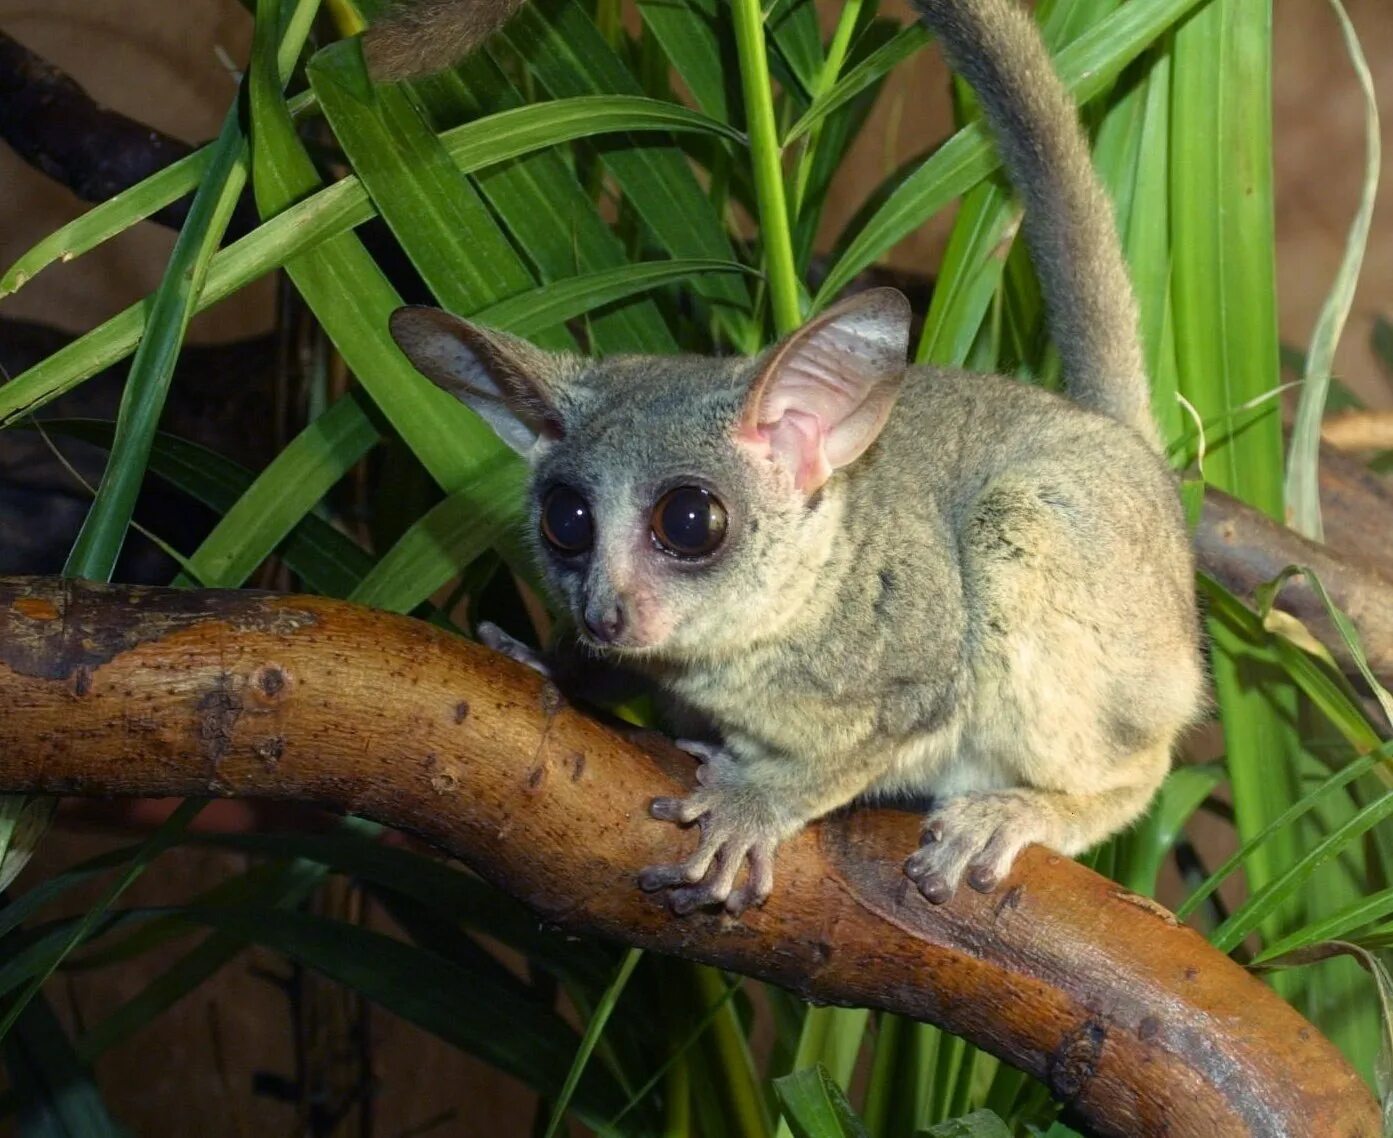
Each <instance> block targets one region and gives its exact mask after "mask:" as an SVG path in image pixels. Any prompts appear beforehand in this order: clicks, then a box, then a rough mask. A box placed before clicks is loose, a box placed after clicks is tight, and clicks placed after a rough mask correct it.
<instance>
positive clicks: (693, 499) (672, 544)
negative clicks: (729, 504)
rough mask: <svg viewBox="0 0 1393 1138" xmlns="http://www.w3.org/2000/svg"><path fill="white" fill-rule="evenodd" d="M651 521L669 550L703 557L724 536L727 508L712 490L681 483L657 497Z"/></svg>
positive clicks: (658, 537)
mask: <svg viewBox="0 0 1393 1138" xmlns="http://www.w3.org/2000/svg"><path fill="white" fill-rule="evenodd" d="M648 524H649V525H650V526H651V527H652V529H653V537H654V538H655V539H656V540H657V542H658V544H659V545H661V546H662V547H663V548H664V549H665V550H667V551H668V552H669V553H674V554H676V555H677V556H678V557H701V556H703V555H704V554H707V553H710V552H711V551H712V550H713V549H715V548H716V547H717V546H718V545H720V544H721V542H722V541H724V540H725V536H726V508H725V507H724V506H723V505H721V502H720V499H719V498H717V497H716V496H715V495H714V494H712V493H711V491H710V490H703V489H702V488H701V487H700V486H679V487H677V489H675V490H669V491H668V492H667V493H666V494H664V495H663V496H662V497H661V498H659V499H658V504H657V505H656V506H654V507H653V514H652V517H651V518H650V519H649V523H648Z"/></svg>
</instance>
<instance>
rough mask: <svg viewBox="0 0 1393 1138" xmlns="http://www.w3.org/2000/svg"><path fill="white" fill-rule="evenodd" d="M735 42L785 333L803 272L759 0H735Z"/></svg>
mask: <svg viewBox="0 0 1393 1138" xmlns="http://www.w3.org/2000/svg"><path fill="white" fill-rule="evenodd" d="M731 11H732V13H733V15H734V19H735V43H736V49H737V51H738V52H739V56H740V82H741V86H742V88H743V89H744V93H745V120H746V128H747V129H748V131H749V134H750V158H751V161H752V162H753V163H754V176H755V198H756V201H757V204H758V206H759V230H760V235H761V238H762V240H763V243H764V272H765V277H766V279H767V280H768V282H769V295H770V299H771V301H772V303H773V309H774V326H775V328H776V329H777V331H778V332H779V334H780V335H783V334H784V333H787V332H792V331H793V330H794V329H795V328H797V327H798V325H799V324H800V323H801V322H802V311H801V309H800V307H799V304H798V274H797V271H796V270H795V268H794V262H793V239H792V236H791V235H790V232H789V223H788V206H787V203H786V202H785V200H784V172H783V165H782V162H781V158H782V151H781V149H780V146H779V137H778V131H777V129H776V128H775V125H774V92H773V84H772V82H771V80H770V78H769V58H768V55H767V54H766V52H765V46H764V20H763V13H762V11H761V9H760V5H759V0H732V2H731Z"/></svg>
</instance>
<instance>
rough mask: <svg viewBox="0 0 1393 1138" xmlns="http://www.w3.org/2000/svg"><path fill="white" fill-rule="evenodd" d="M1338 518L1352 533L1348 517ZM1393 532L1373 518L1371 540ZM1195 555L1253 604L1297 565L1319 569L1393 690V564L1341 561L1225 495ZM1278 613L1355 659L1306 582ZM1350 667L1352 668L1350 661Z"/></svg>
mask: <svg viewBox="0 0 1393 1138" xmlns="http://www.w3.org/2000/svg"><path fill="white" fill-rule="evenodd" d="M1336 517H1337V518H1339V519H1340V524H1342V525H1343V526H1345V527H1347V528H1350V526H1351V522H1350V519H1349V518H1348V516H1347V514H1346V513H1344V512H1340V513H1337V514H1336ZM1388 524H1389V523H1388V519H1386V518H1383V517H1380V516H1377V515H1375V516H1374V517H1372V518H1368V519H1367V527H1368V531H1369V538H1368V540H1370V541H1372V542H1375V543H1387V542H1389V541H1390V538H1389V536H1388V535H1389V534H1390V533H1393V530H1390V529H1383V528H1381V527H1383V526H1386V525H1388ZM1195 550H1196V552H1197V553H1198V555H1199V562H1200V567H1201V568H1202V569H1204V570H1205V571H1206V572H1208V573H1210V574H1212V575H1213V576H1214V577H1215V578H1216V579H1217V580H1218V581H1220V582H1221V583H1222V584H1223V585H1224V586H1225V587H1226V588H1227V589H1229V590H1230V591H1231V592H1233V593H1235V594H1237V595H1238V596H1241V597H1245V598H1249V599H1251V598H1252V596H1253V593H1254V590H1255V589H1257V588H1258V587H1259V586H1260V585H1263V584H1265V583H1267V582H1268V581H1271V580H1272V579H1273V578H1275V577H1276V576H1278V574H1280V573H1281V572H1282V570H1283V569H1285V568H1286V567H1287V566H1289V565H1303V566H1305V567H1307V568H1309V569H1313V570H1314V571H1315V573H1316V575H1317V576H1318V577H1319V578H1320V581H1321V584H1322V585H1324V586H1325V588H1326V590H1327V591H1328V592H1329V594H1330V596H1331V599H1332V600H1333V601H1334V602H1335V604H1336V605H1338V606H1339V608H1340V609H1341V610H1342V611H1343V612H1345V613H1346V614H1347V615H1348V616H1349V617H1350V619H1351V620H1352V621H1353V622H1354V625H1355V627H1356V628H1357V629H1358V630H1359V637H1360V641H1361V643H1362V645H1363V648H1364V653H1365V656H1366V657H1367V658H1368V661H1369V666H1370V668H1371V669H1372V670H1373V672H1374V674H1375V675H1377V676H1378V677H1379V678H1380V679H1382V680H1383V681H1384V682H1385V683H1393V575H1390V572H1391V571H1393V556H1385V557H1383V558H1380V559H1379V560H1378V561H1377V562H1372V561H1366V560H1365V559H1364V558H1363V557H1361V556H1359V555H1358V554H1357V553H1352V554H1337V553H1335V552H1334V551H1333V550H1332V549H1331V548H1330V547H1329V546H1326V545H1321V544H1320V543H1318V542H1314V541H1307V540H1306V539H1305V538H1303V537H1301V536H1300V535H1299V534H1297V533H1294V532H1293V531H1291V530H1289V529H1287V528H1286V527H1285V526H1281V525H1278V524H1277V523H1276V522H1274V521H1272V520H1271V519H1270V518H1268V517H1267V516H1266V515H1264V514H1262V513H1259V512H1258V511H1257V510H1254V509H1253V508H1252V507H1250V506H1246V505H1244V504H1243V503H1242V502H1239V501H1238V500H1237V499H1235V498H1232V497H1230V496H1229V495H1227V494H1224V493H1222V492H1220V491H1218V490H1210V491H1208V492H1207V493H1206V494H1205V499H1204V515H1203V517H1202V518H1201V520H1200V525H1199V528H1198V529H1197V530H1196V532H1195ZM1277 607H1278V608H1281V609H1282V610H1283V611H1285V612H1288V613H1290V614H1291V615H1292V616H1295V617H1296V618H1297V619H1298V620H1301V621H1302V622H1304V623H1305V624H1306V625H1307V626H1308V627H1310V628H1311V630H1312V631H1313V632H1314V633H1315V634H1316V635H1317V636H1318V637H1320V639H1321V641H1322V642H1323V643H1324V644H1326V645H1328V646H1329V647H1330V649H1331V651H1332V652H1334V653H1335V654H1336V655H1337V656H1338V657H1344V656H1347V655H1348V654H1347V653H1346V652H1345V650H1344V648H1343V645H1342V642H1341V640H1340V637H1339V635H1338V633H1337V632H1336V631H1335V628H1334V625H1333V623H1332V622H1331V620H1330V619H1329V617H1328V616H1327V615H1326V611H1325V606H1324V605H1323V604H1322V603H1321V601H1320V598H1319V597H1318V596H1317V595H1316V593H1315V590H1314V589H1312V588H1310V586H1308V585H1307V584H1306V583H1305V581H1304V580H1295V581H1291V582H1289V583H1288V584H1286V585H1285V586H1284V587H1283V588H1282V591H1281V593H1280V594H1279V595H1278V599H1277ZM1344 662H1345V663H1346V665H1347V666H1348V661H1347V660H1346V661H1344Z"/></svg>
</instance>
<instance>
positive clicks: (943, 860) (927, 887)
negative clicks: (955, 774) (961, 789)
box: [904, 791, 1049, 905]
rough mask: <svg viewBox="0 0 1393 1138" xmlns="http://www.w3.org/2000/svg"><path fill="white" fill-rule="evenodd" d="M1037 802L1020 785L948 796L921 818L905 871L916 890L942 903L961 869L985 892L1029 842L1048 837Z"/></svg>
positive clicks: (954, 888) (955, 885) (953, 890)
mask: <svg viewBox="0 0 1393 1138" xmlns="http://www.w3.org/2000/svg"><path fill="white" fill-rule="evenodd" d="M1048 837H1049V834H1048V825H1047V823H1046V821H1045V818H1044V812H1043V811H1042V809H1041V807H1040V805H1039V804H1038V803H1035V802H1032V801H1031V795H1030V793H1029V792H1028V791H1027V792H1022V791H1004V792H1002V793H998V794H965V795H963V796H962V797H960V798H950V799H948V800H947V801H945V802H944V803H943V804H942V805H941V806H938V807H937V808H936V809H934V810H933V811H931V812H930V813H929V816H928V817H927V818H925V819H924V831H923V837H922V839H921V841H922V843H923V844H922V845H920V847H919V848H918V849H917V850H915V851H914V853H913V854H911V855H910V857H909V860H908V861H906V862H905V867H904V871H905V873H907V874H908V875H909V877H910V879H911V880H912V881H913V882H914V883H915V884H916V885H918V886H919V892H920V893H922V894H923V895H924V896H925V898H927V899H928V900H929V901H931V902H933V904H935V905H942V904H943V903H944V902H945V901H947V900H948V899H949V898H951V897H952V896H953V894H954V893H956V892H957V891H958V884H959V883H960V882H961V881H962V879H963V875H964V873H965V874H966V875H967V883H968V884H969V885H971V886H972V888H974V889H976V890H977V891H978V892H979V893H990V892H991V891H992V890H993V889H995V888H996V887H997V885H999V884H1000V882H1001V879H1002V878H1003V877H1005V876H1006V874H1007V873H1008V872H1010V869H1011V864H1012V863H1013V862H1014V861H1015V860H1016V855H1017V854H1019V853H1020V852H1021V850H1023V849H1024V848H1025V847H1026V846H1028V845H1029V844H1030V843H1031V842H1038V841H1043V840H1047V839H1048Z"/></svg>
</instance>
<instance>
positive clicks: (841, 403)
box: [738, 288, 910, 494]
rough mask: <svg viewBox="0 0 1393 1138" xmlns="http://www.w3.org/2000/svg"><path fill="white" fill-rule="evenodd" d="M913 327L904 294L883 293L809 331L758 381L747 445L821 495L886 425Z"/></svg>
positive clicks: (837, 309)
mask: <svg viewBox="0 0 1393 1138" xmlns="http://www.w3.org/2000/svg"><path fill="white" fill-rule="evenodd" d="M909 321H910V311H909V301H907V300H906V299H905V298H904V295H903V294H902V293H900V292H898V291H896V290H895V289H893V288H875V289H870V290H868V291H867V292H862V293H858V294H857V295H856V296H853V297H850V298H848V299H847V300H844V301H842V302H841V303H840V304H837V305H834V306H833V307H831V308H829V309H828V310H827V311H826V312H824V313H822V315H820V316H818V317H817V318H816V319H814V320H812V321H810V322H809V323H808V324H805V325H804V326H803V327H802V328H800V329H799V330H798V331H797V332H794V333H793V334H792V335H790V336H789V337H788V338H787V339H785V340H784V341H783V343H781V344H779V345H778V346H777V347H776V348H775V349H774V350H773V351H772V352H771V353H770V355H769V358H768V360H767V361H766V362H765V364H764V366H763V368H762V369H761V370H760V372H759V374H758V375H757V376H756V377H755V381H754V383H753V384H752V385H751V387H750V394H749V397H748V398H747V400H746V403H745V413H744V416H743V418H742V420H741V424H740V427H739V433H738V439H739V441H740V442H741V443H742V444H744V445H746V446H749V447H751V448H753V449H755V450H757V451H758V452H759V453H760V454H761V455H762V456H767V457H768V458H769V459H770V460H771V461H773V462H776V463H778V464H780V465H781V466H784V467H785V468H786V469H787V470H788V471H789V472H790V473H791V474H792V476H793V481H794V484H795V485H796V486H797V487H798V488H799V489H800V490H802V491H803V492H804V493H805V494H811V493H813V492H814V491H815V490H817V489H818V488H819V487H820V486H822V484H823V483H824V482H826V481H827V479H828V478H830V477H831V476H832V472H833V471H834V470H838V469H840V468H841V467H843V466H848V465H850V464H851V463H852V462H855V461H856V459H858V458H859V457H860V456H861V454H862V452H864V451H865V449H866V448H867V447H868V446H870V445H871V443H873V442H874V441H875V438H876V436H877V435H878V434H880V429H881V428H882V427H883V426H885V420H886V419H887V418H888V417H889V415H890V408H891V407H893V406H894V404H895V397H896V396H897V395H899V393H900V384H901V383H902V382H903V380H904V373H905V366H906V361H905V356H906V353H907V352H908V350H909Z"/></svg>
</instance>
